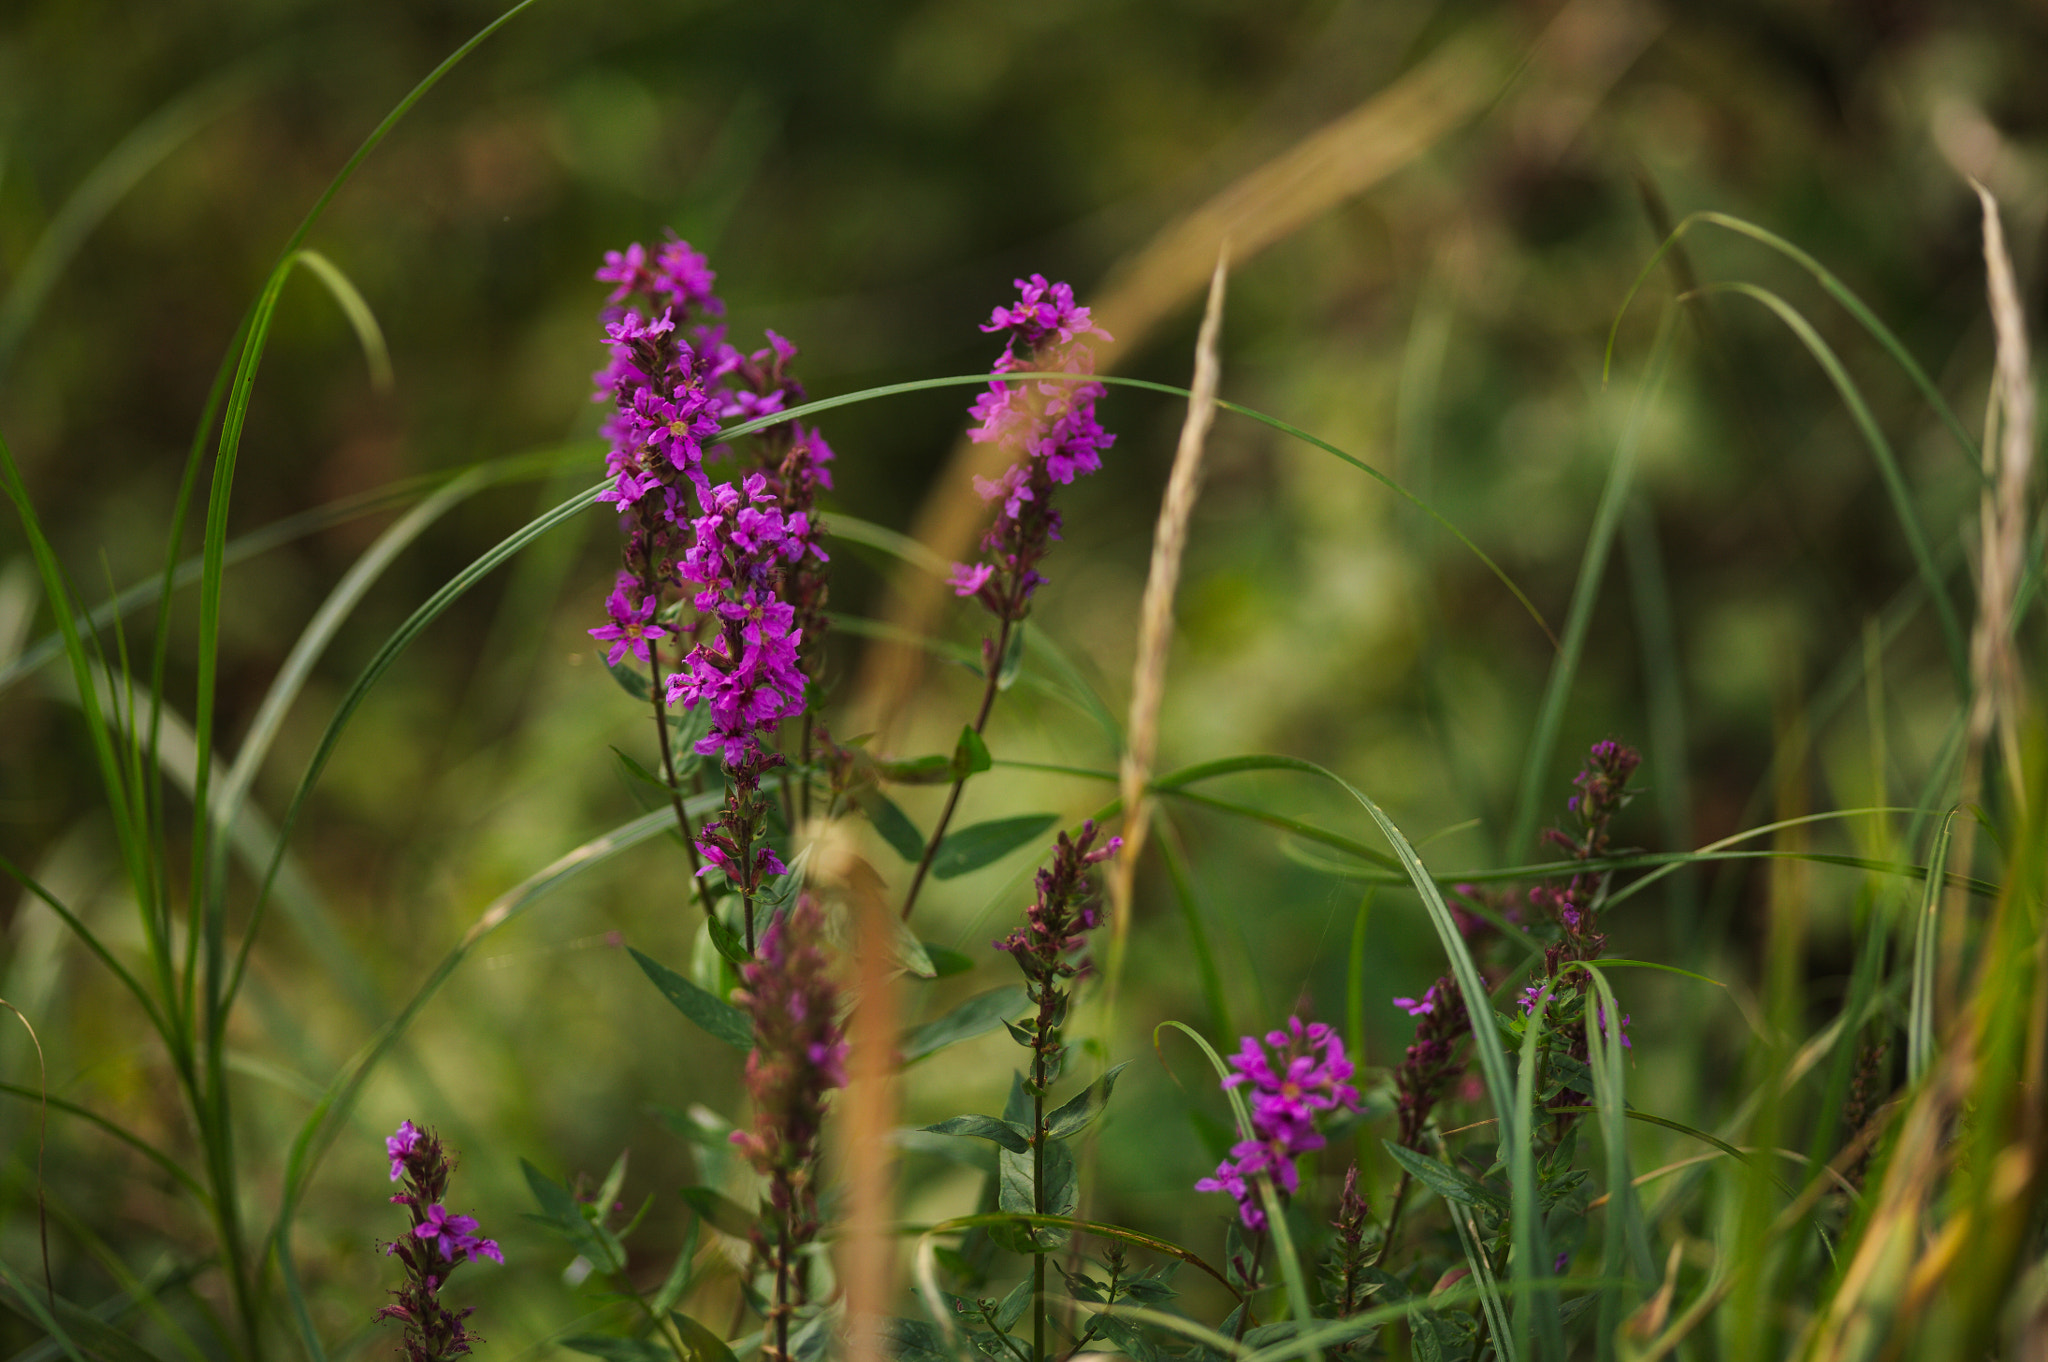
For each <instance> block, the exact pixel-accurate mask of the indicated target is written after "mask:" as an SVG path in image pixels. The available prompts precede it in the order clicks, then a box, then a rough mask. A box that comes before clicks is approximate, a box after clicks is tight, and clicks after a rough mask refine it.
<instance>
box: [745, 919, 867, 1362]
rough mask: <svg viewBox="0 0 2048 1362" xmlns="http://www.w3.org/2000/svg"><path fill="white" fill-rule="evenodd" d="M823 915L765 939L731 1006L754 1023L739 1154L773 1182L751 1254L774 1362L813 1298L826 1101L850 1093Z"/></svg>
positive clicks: (775, 926) (776, 926) (783, 1354)
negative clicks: (805, 1266)
mask: <svg viewBox="0 0 2048 1362" xmlns="http://www.w3.org/2000/svg"><path fill="white" fill-rule="evenodd" d="M822 917H823V915H822V913H821V912H820V911H819V908H818V905H817V903H816V901H815V900H813V899H812V898H811V896H810V895H808V894H804V895H801V896H799V897H798V899H797V903H796V907H795V908H793V909H791V910H790V912H789V913H788V915H786V916H784V917H782V918H779V919H778V920H776V921H775V922H773V923H772V924H770V925H769V927H768V930H767V931H766V932H764V933H762V936H761V950H760V954H759V955H758V956H757V957H756V958H755V959H753V960H751V961H749V962H748V963H747V964H746V965H745V966H744V967H742V969H741V971H740V976H741V979H742V982H743V984H744V987H743V988H742V989H741V991H740V992H738V993H735V994H734V995H733V1001H734V1002H735V1003H736V1004H737V1005H738V1006H739V1008H740V1010H741V1011H743V1012H745V1013H746V1014H747V1015H748V1017H750V1018H751V1019H752V1020H753V1023H754V1048H753V1049H752V1050H751V1051H750V1052H749V1053H748V1055H747V1091H748V1093H749V1095H751V1097H752V1098H753V1106H754V1123H753V1128H752V1129H751V1130H744V1131H736V1132H734V1134H733V1137H732V1138H733V1143H734V1144H736V1145H738V1146H739V1148H740V1150H741V1152H743V1153H744V1154H745V1155H746V1157H747V1161H748V1162H749V1163H751V1164H752V1165H753V1166H754V1169H755V1171H756V1172H758V1173H760V1174H761V1176H762V1177H764V1178H766V1179H767V1180H768V1193H767V1196H766V1197H765V1198H764V1199H763V1202H762V1208H761V1209H762V1215H761V1218H760V1220H759V1221H757V1222H756V1225H755V1227H754V1247H755V1249H756V1250H757V1251H758V1252H759V1253H760V1255H761V1258H762V1261H763V1262H765V1263H767V1264H768V1266H769V1269H770V1270H771V1271H772V1272H773V1274H774V1277H775V1288H774V1298H773V1300H772V1302H771V1303H770V1305H769V1308H768V1327H769V1330H770V1332H771V1333H772V1334H773V1336H774V1347H773V1350H772V1351H770V1350H769V1349H767V1348H765V1347H764V1349H763V1352H764V1353H765V1354H766V1355H767V1356H769V1357H770V1358H771V1359H775V1360H776V1362H784V1360H785V1359H787V1358H788V1357H789V1320H790V1316H791V1315H793V1314H794V1313H795V1312H796V1309H797V1307H799V1306H800V1305H802V1304H803V1303H804V1300H805V1296H806V1275H807V1274H806V1273H805V1272H804V1271H803V1270H802V1264H801V1263H800V1261H799V1259H800V1257H801V1255H802V1254H803V1252H804V1249H805V1246H806V1245H808V1244H809V1243H810V1242H811V1241H812V1240H813V1239H815V1238H816V1237H817V1234H818V1196H817V1188H816V1176H817V1164H818V1137H819V1133H820V1131H821V1129H822V1128H823V1124H824V1111H825V1094H826V1093H827V1092H829V1091H831V1090H832V1089H833V1088H842V1087H845V1086H846V1054H847V1042H846V1033H845V1030H844V1028H843V1027H841V1025H840V1022H839V991H838V989H837V987H836V986H835V985H834V984H833V983H832V980H831V978H830V977H829V975H828V973H827V970H828V965H829V962H828V960H827V959H826V955H825V952H824V950H823V948H822V947H821V946H820V944H819V938H820V936H821V935H822V933H823V921H822Z"/></svg>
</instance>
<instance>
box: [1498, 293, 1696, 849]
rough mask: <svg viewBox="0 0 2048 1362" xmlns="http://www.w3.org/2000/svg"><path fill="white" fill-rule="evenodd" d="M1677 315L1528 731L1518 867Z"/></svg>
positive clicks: (1662, 328)
mask: <svg viewBox="0 0 2048 1362" xmlns="http://www.w3.org/2000/svg"><path fill="white" fill-rule="evenodd" d="M1677 319H1678V314H1677V312H1676V310H1667V311H1666V312H1665V313H1664V316H1663V319H1662V320H1661V321H1660V322H1659V323H1658V326H1657V339H1656V342H1655V343H1654V344H1653V345H1652V346H1651V347H1650V360H1649V363H1648V365H1647V366H1645V368H1644V370H1643V378H1642V383H1641V385H1640V386H1639V387H1638V388H1637V389H1636V396H1635V400H1634V401H1633V402H1632V403H1630V405H1629V414H1628V421H1627V424H1626V425H1624V426H1623V427H1622V432H1621V439H1620V440H1618V441H1617V442H1616V443H1615V447H1614V461H1613V463H1612V464H1611V465H1610V466H1609V468H1608V473H1607V485H1606V486H1605V487H1604V488H1602V489H1601V492H1600V504H1599V506H1598V508H1597V509H1595V511H1594V512H1593V526H1592V529H1591V530H1590V531H1589V532H1588V533H1587V535H1586V550H1585V555H1584V557H1583V558H1582V559H1581V560H1580V564H1579V577H1578V581H1577V583H1576V584H1574V586H1573V587H1572V603H1571V610H1570V613H1569V614H1567V615H1566V617H1565V624H1564V642H1563V643H1562V645H1561V646H1560V647H1559V648H1558V650H1557V656H1556V657H1555V658H1554V659H1552V661H1551V664H1550V680H1549V682H1548V683H1547V684H1546V685H1545V686H1544V690H1543V700H1542V703H1541V704H1540V705H1539V706H1538V707H1537V710H1536V722H1535V725H1534V727H1533V728H1532V729H1531V731H1530V736H1529V749H1528V752H1527V754H1526V755H1525V757H1524V758H1523V762H1522V784H1521V788H1520V790H1519V791H1518V792H1517V793H1516V796H1515V812H1514V816H1513V818H1512V819H1511V820H1510V821H1509V825H1508V840H1507V845H1506V846H1505V847H1504V848H1503V853H1504V855H1505V856H1506V858H1507V859H1509V860H1513V859H1515V858H1516V857H1518V856H1521V855H1522V854H1524V853H1525V852H1526V851H1527V850H1528V848H1529V847H1530V846H1531V845H1533V844H1534V842H1535V839H1536V821H1537V819H1538V818H1539V817H1540V816H1541V810H1542V808H1543V806H1544V803H1545V795H1546V790H1547V788H1548V786H1549V782H1550V763H1551V759H1552V758H1553V757H1554V756H1555V755H1556V752H1557V738H1558V730H1559V728H1560V726H1561V725H1562V724H1563V722H1564V707H1565V702H1566V700H1568V699H1569V698H1570V696H1571V689H1572V682H1573V680H1574V679H1575V678H1576V677H1577V675H1578V668H1579V659H1580V657H1581V656H1583V655H1584V653H1585V649H1586V634H1587V632H1588V630H1590V629H1591V628H1592V624H1593V606H1594V604H1595V602H1597V601H1598V599H1599V597H1600V581H1601V578H1602V577H1604V576H1605V575H1606V571H1607V556H1608V553H1609V552H1610V551H1611V550H1612V549H1613V547H1614V538H1615V535H1616V533H1617V532H1618V531H1619V529H1620V527H1621V515H1622V511H1623V510H1624V509H1625V508H1626V507H1627V505H1628V499H1629V485H1630V483H1631V482H1632V481H1633V480H1634V476H1635V463H1636V452H1637V448H1638V446H1639V445H1640V444H1641V442H1642V436H1643V426H1644V423H1645V421H1646V420H1647V419H1648V417H1649V413H1650V408H1651V406H1652V404H1653V403H1654V402H1655V401H1656V398H1657V395H1658V394H1659V393H1661V392H1662V391H1663V389H1664V376H1665V374H1666V373H1667V372H1668V371H1669V369H1670V366H1671V350H1672V345H1673V341H1674V338H1675V337H1676V335H1677V326H1676V322H1677Z"/></svg>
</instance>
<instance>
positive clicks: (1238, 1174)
mask: <svg viewBox="0 0 2048 1362" xmlns="http://www.w3.org/2000/svg"><path fill="white" fill-rule="evenodd" d="M1230 1067H1231V1068H1233V1069H1235V1070H1237V1072H1236V1073H1234V1074H1231V1075H1230V1076H1229V1077H1227V1078H1225V1079H1224V1080H1223V1086H1224V1087H1226V1088H1240V1087H1241V1088H1247V1089H1248V1090H1249V1093H1248V1095H1249V1097H1250V1099H1251V1101H1250V1104H1249V1105H1250V1107H1251V1127H1252V1129H1251V1138H1250V1139H1247V1140H1241V1141H1239V1142H1238V1143H1237V1144H1235V1145H1233V1146H1232V1147H1231V1150H1230V1157H1229V1158H1227V1159H1225V1160H1224V1161H1223V1162H1222V1163H1221V1164H1219V1165H1218V1166H1217V1168H1216V1174H1215V1176H1213V1177H1206V1178H1203V1179H1202V1180H1201V1181H1200V1182H1197V1183H1196V1184H1195V1190H1196V1191H1198V1192H1227V1193H1229V1194H1230V1196H1231V1197H1232V1198H1233V1199H1234V1200H1235V1201H1236V1202H1237V1211H1238V1216H1239V1218H1240V1219H1242V1220H1243V1222H1244V1226H1245V1228H1246V1229H1248V1230H1251V1231H1253V1232H1255V1233H1256V1232H1258V1231H1260V1230H1263V1229H1265V1228H1266V1212H1265V1208H1264V1207H1263V1206H1262V1205H1260V1198H1259V1193H1258V1186H1257V1183H1256V1182H1255V1179H1256V1177H1257V1176H1258V1175H1259V1174H1260V1173H1264V1174H1265V1175H1266V1176H1267V1177H1269V1178H1271V1179H1272V1180H1273V1188H1274V1190H1275V1191H1277V1192H1279V1193H1280V1194H1281V1195H1282V1196H1283V1197H1287V1196H1292V1195H1294V1193H1295V1192H1297V1191H1299V1190H1300V1188H1301V1175H1300V1174H1299V1173H1298V1172H1297V1171H1296V1170H1295V1166H1294V1161H1295V1159H1296V1158H1298V1157H1299V1156H1300V1155H1303V1154H1306V1153H1309V1152H1310V1151H1312V1150H1317V1149H1321V1148H1322V1147H1323V1145H1324V1144H1325V1143H1326V1141H1325V1140H1324V1139H1323V1136H1322V1134H1321V1132H1319V1131H1318V1130H1317V1129H1316V1128H1315V1123H1316V1121H1317V1120H1318V1119H1319V1118H1320V1117H1322V1116H1323V1115H1325V1114H1326V1113H1329V1112H1333V1111H1337V1110H1340V1109H1341V1110H1344V1111H1353V1112H1355V1111H1357V1110H1358V1090H1357V1089H1356V1088H1354V1087H1352V1086H1351V1083H1350V1078H1351V1075H1352V1065H1351V1061H1350V1060H1349V1059H1347V1058H1346V1057H1345V1054H1344V1042H1343V1040H1342V1039H1341V1038H1339V1036H1338V1035H1337V1032H1336V1030H1335V1028H1333V1027H1331V1026H1328V1025H1326V1024H1324V1023H1322V1022H1311V1023H1309V1024H1308V1025H1306V1026H1304V1025H1303V1024H1302V1021H1301V1018H1299V1017H1290V1018H1288V1019H1287V1027H1286V1029H1285V1030H1280V1031H1269V1032H1267V1033H1266V1037H1265V1043H1264V1044H1263V1045H1262V1044H1260V1042H1259V1039H1258V1038H1257V1037H1255V1036H1246V1037H1244V1038H1243V1040H1241V1041H1240V1042H1239V1043H1238V1049H1237V1053H1236V1054H1234V1055H1232V1056H1231V1057H1230Z"/></svg>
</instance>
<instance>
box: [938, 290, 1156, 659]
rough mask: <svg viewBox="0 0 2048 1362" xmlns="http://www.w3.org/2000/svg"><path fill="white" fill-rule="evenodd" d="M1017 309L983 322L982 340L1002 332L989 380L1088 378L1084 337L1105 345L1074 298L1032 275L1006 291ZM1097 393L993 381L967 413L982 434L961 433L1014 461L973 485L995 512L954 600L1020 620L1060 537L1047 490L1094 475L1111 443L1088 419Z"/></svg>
mask: <svg viewBox="0 0 2048 1362" xmlns="http://www.w3.org/2000/svg"><path fill="white" fill-rule="evenodd" d="M1015 283H1016V286H1017V289H1018V298H1017V302H1016V303H1015V304H1014V305H1013V306H1010V307H999V308H997V309H996V310H995V311H994V312H993V313H991V314H990V316H989V320H988V322H987V323H986V324H985V325H983V327H982V328H981V329H982V330H983V331H988V332H997V331H1003V332H1008V333H1009V334H1008V337H1007V339H1006V340H1005V341H1004V343H1003V353H1002V355H1001V357H999V358H998V359H997V360H996V362H995V366H994V371H995V372H996V373H998V374H1006V373H1022V372H1029V371H1034V370H1035V371H1039V372H1054V371H1056V372H1060V373H1067V374H1092V373H1094V372H1095V356H1094V353H1093V352H1092V351H1091V350H1090V349H1089V347H1088V346H1087V344H1086V343H1085V342H1086V341H1087V339H1088V338H1089V337H1099V338H1101V339H1103V340H1108V339H1110V335H1109V333H1108V332H1107V331H1104V330H1102V329H1101V328H1100V327H1098V326H1096V325H1095V324H1094V323H1093V322H1092V321H1090V320H1089V315H1088V309H1087V308H1085V307H1079V306H1076V305H1075V303H1074V290H1073V289H1072V288H1071V287H1069V286H1068V285H1066V284H1051V283H1047V282H1046V279H1045V276H1044V275H1042V274H1034V275H1032V276H1031V277H1030V278H1029V279H1019V280H1016V281H1015ZM1102 394H1103V386H1102V385H1101V384H1100V383H1091V382H1077V381H1073V380H1060V379H1036V380H1011V379H1003V378H997V379H996V380H995V381H993V382H992V383H990V384H989V386H988V390H987V391H986V392H984V393H983V394H982V395H981V396H980V397H979V398H978V399H976V401H975V403H974V409H973V414H974V417H975V419H976V420H977V421H979V422H980V423H981V424H980V425H979V426H978V427H977V428H976V429H975V430H973V431H970V432H969V433H968V438H970V439H972V440H975V441H977V442H981V441H988V440H996V441H1000V442H1001V443H1003V444H1004V445H1007V446H1009V447H1011V448H1013V449H1015V450H1017V451H1018V452H1019V453H1021V454H1022V455H1023V457H1022V458H1021V459H1019V460H1018V461H1017V462H1016V463H1013V464H1012V465H1011V466H1010V468H1009V470H1008V471H1007V472H1005V473H1004V474H1003V475H1002V476H1001V477H1000V478H997V479H995V480H993V481H991V480H989V479H987V478H976V479H975V482H974V487H975V490H976V491H977V492H979V493H980V494H981V499H982V500H983V501H986V502H990V503H999V504H1000V505H999V509H998V510H997V512H996V519H995V524H994V525H993V526H991V527H990V529H989V531H988V533H987V534H986V535H984V536H983V537H982V541H981V548H982V552H983V554H984V555H985V557H984V558H983V560H982V561H980V562H978V563H972V564H969V563H956V564H954V566H953V575H952V578H951V583H952V587H953V591H954V594H955V595H959V596H973V597H974V598H976V599H977V600H979V601H980V602H981V603H982V605H984V606H985V607H987V609H988V610H989V611H990V613H992V614H994V615H995V616H996V617H997V618H998V619H1002V620H1020V619H1023V618H1024V615H1025V612H1026V611H1027V610H1029V608H1030V602H1031V595H1032V593H1033V592H1034V591H1036V590H1037V589H1038V588H1039V587H1040V586H1041V585H1042V584H1043V583H1044V581H1045V578H1044V577H1043V576H1042V575H1040V574H1039V572H1038V571H1037V564H1038V562H1039V560H1040V559H1042V558H1044V557H1045V554H1046V552H1047V550H1048V549H1049V548H1050V547H1051V544H1052V541H1054V540H1056V539H1058V538H1059V537H1060V534H1059V532H1060V513H1059V511H1058V510H1056V509H1055V508H1054V507H1053V505H1052V490H1053V488H1054V487H1055V486H1064V485H1066V484H1069V483H1071V482H1073V480H1074V479H1075V478H1077V477H1080V476H1082V475H1084V474H1087V473H1093V472H1094V471H1095V470H1096V469H1098V468H1100V467H1102V451H1103V450H1105V449H1108V448H1109V447H1110V445H1111V444H1113V443H1115V441H1116V437H1115V436H1114V435H1111V434H1109V433H1108V432H1106V431H1104V430H1103V428H1102V424H1101V422H1099V421H1097V420H1096V419H1095V403H1096V400H1097V399H1098V398H1100V397H1101V396H1102Z"/></svg>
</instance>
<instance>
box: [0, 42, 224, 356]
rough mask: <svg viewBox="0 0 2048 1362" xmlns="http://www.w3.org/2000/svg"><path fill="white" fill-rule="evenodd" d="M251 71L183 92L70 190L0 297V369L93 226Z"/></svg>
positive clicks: (218, 109) (213, 114)
mask: <svg viewBox="0 0 2048 1362" xmlns="http://www.w3.org/2000/svg"><path fill="white" fill-rule="evenodd" d="M253 75H254V71H253V69H252V68H251V67H249V66H247V65H245V66H243V67H241V68H239V69H237V70H234V71H231V72H229V73H228V74H226V75H224V76H219V77H216V78H214V79H211V80H208V81H205V82H204V83H202V84H200V85H197V86H194V87H193V88H192V89H190V90H187V91H185V92H184V93H183V94H180V95H178V96H177V97H176V98H174V99H172V100H171V101H170V102H169V103H168V104H165V105H164V106H163V107H161V108H159V109H158V110H157V111H156V112H154V113H152V114H150V115H149V116H148V117H147V118H145V119H143V120H142V121H141V122H140V123H137V124H136V125H135V126H134V127H133V128H132V129H130V130H129V132H128V135H127V136H126V137H123V138H122V139H121V141H120V142H119V143H118V144H116V145H115V147H114V149H113V150H112V151H109V152H108V153H107V154H106V155H105V156H104V157H102V158H101V159H100V161H99V164H97V165H95V166H94V167H93V168H92V170H91V171H90V172H89V173H88V174H87V175H86V177H85V178H84V179H83V180H81V181H80V182H79V184H78V187H77V188H76V189H74V190H72V191H71V196H70V197H69V198H67V199H66V200H65V201H64V205H63V207H61V208H59V209H58V210H57V212H56V215H55V216H53V217H52V218H51V219H50V223H49V226H47V227H46V228H44V229H43V234H42V236H41V237H39V238H38V239H37V241H36V244H35V247H34V248H33V249H32V250H31V251H30V252H29V254H28V258H27V259H26V260H24V261H22V264H21V268H20V270H18V271H17V272H16V273H15V276H14V281H13V283H12V284H11V285H10V286H9V288H8V290H7V293H6V296H5V297H4V298H0V373H5V372H6V371H7V370H8V369H9V368H10V367H12V363H13V360H14V355H15V352H16V351H17V350H18V349H20V347H21V342H22V338H23V337H24V336H26V335H27V334H28V329H29V327H30V326H31V325H32V324H33V323H34V322H35V319H36V314H37V313H39V312H41V311H42V307H43V304H44V302H46V301H47V300H48V299H49V296H50V291H51V290H52V289H53V288H55V287H56V284H57V281H58V280H59V279H60V278H62V277H63V274H64V269H65V266H67V265H69V264H70V263H71V259H72V257H73V256H75V255H76V254H77V253H78V250H79V247H81V246H83V245H84V244H85V239H86V238H87V237H88V236H90V235H91V234H92V231H93V229H94V228H96V227H98V226H99V224H100V223H101V222H102V221H104V220H105V218H106V216H107V214H108V213H109V212H111V211H112V210H113V207H114V205H115V204H117V203H119V202H120V201H121V200H122V199H123V198H126V197H127V195H128V191H129V190H131V189H133V188H134V187H135V186H136V184H138V183H139V182H140V181H141V180H142V177H143V176H145V175H147V174H148V173H149V172H150V171H151V170H153V169H155V168H156V167H157V166H158V165H160V164H162V163H163V161H164V158H166V157H167V156H169V155H170V154H171V153H172V152H174V151H176V150H177V149H178V148H179V147H180V146H182V145H184V143H185V141H186V139H187V138H189V137H191V136H192V135H193V134H194V133H196V132H198V131H199V129H201V128H202V127H204V126H206V125H207V124H208V123H210V122H212V121H213V120H214V119H215V118H218V117H219V116H220V115H221V114H223V113H225V112H227V110H228V109H229V108H230V107H232V106H233V105H234V103H235V102H236V101H238V100H239V99H240V98H241V97H242V95H243V93H244V91H245V90H246V88H247V87H248V85H249V84H250V80H251V77H252V76H253Z"/></svg>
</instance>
